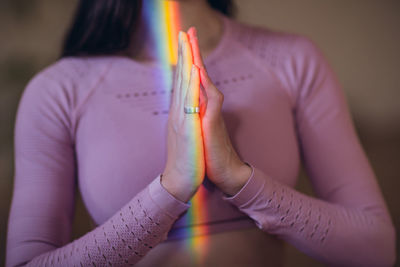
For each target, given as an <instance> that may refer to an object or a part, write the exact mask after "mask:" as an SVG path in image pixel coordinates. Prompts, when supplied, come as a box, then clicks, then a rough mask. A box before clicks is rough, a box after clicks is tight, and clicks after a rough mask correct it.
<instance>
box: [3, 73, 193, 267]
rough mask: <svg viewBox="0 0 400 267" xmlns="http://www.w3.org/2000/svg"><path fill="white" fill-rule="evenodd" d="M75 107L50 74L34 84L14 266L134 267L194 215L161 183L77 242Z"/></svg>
mask: <svg viewBox="0 0 400 267" xmlns="http://www.w3.org/2000/svg"><path fill="white" fill-rule="evenodd" d="M70 102H71V101H70V98H69V97H68V93H67V92H66V90H65V89H64V88H62V86H61V85H60V83H59V82H56V81H55V80H53V79H52V78H51V77H47V76H46V75H45V74H39V75H37V76H36V77H35V78H34V79H33V80H32V81H31V82H30V83H29V85H28V86H27V88H26V89H25V91H24V94H23V96H22V99H21V101H20V104H19V108H18V112H17V119H16V125H15V140H14V142H15V144H14V145H15V179H14V192H13V199H12V204H11V210H10V216H9V222H8V236H7V252H6V266H49V265H51V266H89V265H90V266H92V265H93V266H100V265H101V266H105V265H113V266H121V265H128V264H134V263H135V262H137V261H139V260H140V258H141V257H143V256H144V255H145V254H146V253H147V252H148V251H149V250H150V249H151V248H152V247H154V246H156V245H157V244H158V243H159V242H161V241H163V240H165V239H166V236H167V232H168V231H169V229H170V227H171V226H172V223H173V222H174V221H175V220H176V219H177V217H178V216H179V215H180V214H181V213H182V212H184V211H185V210H186V209H187V208H188V205H187V204H185V203H182V202H180V201H179V200H177V199H175V198H174V197H173V196H172V195H170V194H169V193H168V191H166V190H165V189H164V188H163V187H162V185H161V183H160V176H158V177H157V178H156V179H155V180H154V181H153V182H152V183H151V184H150V185H148V186H147V187H146V188H144V189H143V190H142V191H141V192H140V193H139V194H137V195H136V196H135V197H133V199H132V200H131V201H129V203H127V204H126V205H125V206H124V207H122V208H121V209H120V210H119V211H118V212H117V213H116V214H115V215H113V216H112V217H111V218H110V219H109V220H107V221H106V222H105V223H104V224H102V225H100V226H98V227H97V228H95V229H94V230H92V231H90V232H88V233H87V234H85V235H84V236H82V237H80V238H79V239H77V240H74V241H73V242H70V235H71V225H72V219H73V212H74V188H75V176H76V164H75V156H74V144H73V138H72V134H71V119H70V118H71V116H70V110H71V108H70V107H69V105H70Z"/></svg>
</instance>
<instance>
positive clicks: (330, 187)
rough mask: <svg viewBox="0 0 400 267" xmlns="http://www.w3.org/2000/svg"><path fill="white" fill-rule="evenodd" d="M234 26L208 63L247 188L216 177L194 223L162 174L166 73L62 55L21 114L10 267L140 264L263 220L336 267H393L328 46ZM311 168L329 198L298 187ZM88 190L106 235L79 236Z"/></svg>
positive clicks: (382, 216)
mask: <svg viewBox="0 0 400 267" xmlns="http://www.w3.org/2000/svg"><path fill="white" fill-rule="evenodd" d="M223 20H224V34H223V37H222V39H221V41H220V43H219V45H218V47H217V48H216V49H215V50H214V51H213V52H212V53H211V54H210V55H209V56H208V57H207V58H206V60H205V64H206V66H207V69H208V72H209V73H210V76H211V78H212V79H213V81H214V82H215V84H216V85H217V86H218V88H219V89H220V90H221V91H222V92H223V93H224V96H225V98H224V99H225V101H224V106H223V116H224V119H225V122H226V126H227V129H228V132H229V134H230V136H231V140H232V143H233V145H234V147H235V149H236V150H237V152H238V154H239V155H240V157H241V158H242V159H243V160H244V161H246V162H248V163H249V164H251V165H252V167H253V173H252V175H251V177H250V178H249V180H248V182H247V184H246V185H245V186H244V187H243V188H242V190H241V191H240V192H239V193H238V194H236V195H235V196H233V197H231V198H228V197H226V196H224V195H223V194H222V193H221V192H220V191H219V190H218V188H216V187H215V186H214V185H213V184H212V183H211V182H210V181H209V180H208V179H206V180H205V182H204V183H203V185H202V186H201V188H200V189H199V190H201V191H203V193H204V195H205V196H206V198H205V200H204V203H202V204H203V209H205V210H206V213H207V216H204V217H202V218H199V219H197V220H196V221H193V220H190V219H191V218H189V217H188V215H187V214H188V213H185V211H186V210H187V209H188V208H189V205H188V204H186V203H182V202H180V201H178V200H177V199H175V198H174V197H173V196H172V195H170V194H169V193H168V192H167V191H166V190H165V189H164V188H163V187H162V186H161V184H160V179H159V174H160V173H161V172H162V170H163V168H164V166H165V162H166V158H165V157H166V122H167V118H168V109H169V99H168V96H169V93H170V90H168V89H167V90H166V89H165V88H164V89H163V88H162V87H160V83H159V82H160V80H161V78H162V75H163V69H162V68H161V67H158V66H150V65H144V64H140V63H138V62H136V61H134V60H132V59H129V58H124V57H121V56H102V57H92V58H65V59H61V60H59V61H57V62H56V63H55V64H53V65H52V66H50V67H48V68H46V69H45V70H44V71H42V72H40V73H39V74H38V75H36V76H35V78H33V79H32V81H31V82H30V83H29V84H28V86H27V88H26V89H25V91H24V94H23V97H22V99H21V102H20V105H19V109H18V114H17V120H16V128H15V184H14V194H13V200H12V207H11V212H10V218H9V225H8V239H7V263H6V265H7V266H19V265H24V264H27V265H31V266H50V265H51V266H89V265H92V266H108V265H114V266H129V265H133V264H134V263H135V262H137V261H139V260H140V258H141V257H143V256H144V255H145V254H146V252H148V251H149V250H150V249H151V248H153V247H154V246H156V245H157V244H158V243H159V242H162V241H164V240H165V239H166V238H167V235H169V238H170V239H173V238H187V237H189V233H190V231H187V229H188V228H191V227H195V226H194V225H196V227H198V226H201V227H207V228H208V231H209V233H210V234H212V233H215V232H218V231H227V230H234V229H240V228H243V227H252V226H254V225H257V226H258V227H260V228H261V229H263V230H264V231H265V232H267V233H269V234H274V235H277V236H279V237H281V238H283V239H284V240H286V241H288V242H290V243H291V244H293V245H295V246H296V247H297V248H298V249H300V250H302V251H303V252H304V253H307V254H308V255H310V256H312V257H315V258H317V259H319V260H321V261H323V262H326V263H329V264H333V265H358V266H369V265H370V266H385V265H390V264H392V263H393V261H394V257H395V249H394V247H395V244H394V243H395V233H394V228H393V225H392V222H391V219H390V216H389V213H388V211H387V208H386V206H385V203H384V200H383V198H382V195H381V193H380V191H379V188H378V185H377V183H376V179H375V176H374V173H373V171H372V170H371V167H370V165H369V163H368V160H367V158H366V156H365V153H364V152H363V150H362V148H361V146H360V144H359V141H358V138H357V136H356V134H355V130H354V127H353V124H352V121H351V117H350V114H349V111H348V108H347V105H346V100H345V98H344V95H343V92H342V90H341V86H340V84H339V82H338V81H337V78H336V77H335V75H334V73H333V71H332V69H331V67H330V66H329V64H328V63H327V61H326V59H325V58H324V56H323V54H322V53H321V51H320V50H319V49H318V48H317V47H316V45H315V44H314V43H313V42H312V41H311V40H310V39H309V38H307V37H304V36H300V35H296V34H290V33H284V32H277V31H272V30H268V29H260V28H257V27H251V26H246V25H243V24H240V23H237V22H234V21H232V20H230V19H227V18H225V17H223ZM300 160H303V163H304V166H305V168H306V170H307V173H308V175H309V177H310V179H311V182H312V184H313V187H314V190H315V192H316V194H317V197H318V198H312V197H309V196H306V195H304V194H302V193H300V192H297V191H296V190H294V189H293V187H294V185H295V183H296V180H297V175H298V169H299V164H300ZM77 185H79V189H80V193H81V195H82V198H83V200H84V203H85V205H86V207H87V209H88V211H89V213H90V215H91V216H92V218H93V220H94V221H95V222H96V223H97V224H98V227H96V228H95V229H93V230H92V231H90V232H88V233H87V234H85V235H84V236H82V237H81V238H79V239H77V240H74V241H71V240H70V235H71V225H72V220H73V207H74V203H73V199H74V188H75V186H77ZM254 223H255V224H254ZM171 228H172V229H171ZM232 245H234V244H232ZM266 249H267V248H266ZM177 253H179V252H177Z"/></svg>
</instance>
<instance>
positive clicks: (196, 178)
mask: <svg viewBox="0 0 400 267" xmlns="http://www.w3.org/2000/svg"><path fill="white" fill-rule="evenodd" d="M178 51H179V52H178V64H177V71H176V77H175V85H174V88H175V90H174V94H173V99H172V103H171V111H170V114H169V118H168V138H167V151H168V154H167V164H166V167H165V170H164V172H163V176H162V180H161V183H162V185H163V186H164V187H165V188H166V189H167V190H168V191H169V192H170V193H171V194H173V195H174V196H175V197H176V198H178V199H180V200H182V201H185V202H187V201H188V200H189V199H190V198H191V197H192V196H193V195H194V193H195V192H196V190H197V189H198V187H199V186H200V184H201V182H202V181H203V179H204V173H205V172H206V173H207V176H208V177H209V179H210V181H212V182H213V183H214V184H215V185H216V186H217V187H219V188H220V189H221V191H222V192H224V193H225V194H228V195H234V194H236V193H237V192H238V191H239V190H240V189H241V188H242V187H243V185H244V184H245V183H246V181H247V179H248V178H249V177H250V175H251V169H250V167H249V166H247V165H246V164H245V163H244V162H242V161H241V160H240V158H239V157H238V155H237V153H236V151H235V149H234V148H233V146H232V143H231V141H230V139H229V135H228V133H227V131H226V127H225V124H224V121H223V118H222V113H221V108H222V104H223V99H224V97H223V94H222V93H221V92H220V91H219V90H218V89H217V88H216V87H215V85H214V84H213V83H212V81H211V79H210V77H209V76H208V74H207V71H206V69H205V67H204V64H203V59H202V56H201V52H200V47H199V43H198V38H197V33H196V29H195V28H194V27H191V28H190V29H189V31H188V34H186V33H185V32H180V34H179V49H178ZM200 84H201V85H202V88H204V90H200ZM200 91H201V93H200ZM184 104H185V106H194V107H195V106H200V108H201V112H200V114H186V113H184V112H182V111H183V107H184ZM193 153H195V155H197V156H196V157H194V158H193V156H191V155H193Z"/></svg>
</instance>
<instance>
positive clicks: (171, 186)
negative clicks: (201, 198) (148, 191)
mask: <svg viewBox="0 0 400 267" xmlns="http://www.w3.org/2000/svg"><path fill="white" fill-rule="evenodd" d="M161 185H162V186H163V187H164V188H165V190H167V191H168V193H170V194H171V195H172V196H174V197H175V198H176V199H178V200H180V201H182V202H184V203H187V202H188V201H189V200H190V199H191V198H192V196H193V195H194V193H195V192H196V190H188V189H189V188H191V186H190V185H188V186H183V185H182V184H181V183H177V182H176V181H174V180H173V179H171V177H170V176H169V175H168V174H161Z"/></svg>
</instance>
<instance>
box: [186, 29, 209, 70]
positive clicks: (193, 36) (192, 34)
mask: <svg viewBox="0 0 400 267" xmlns="http://www.w3.org/2000/svg"><path fill="white" fill-rule="evenodd" d="M188 36H189V41H190V45H191V46H192V52H193V62H194V64H196V65H197V66H198V67H200V68H205V66H204V62H203V58H202V56H201V52H200V47H199V39H198V38H197V30H196V28H195V27H190V29H189V30H188Z"/></svg>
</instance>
